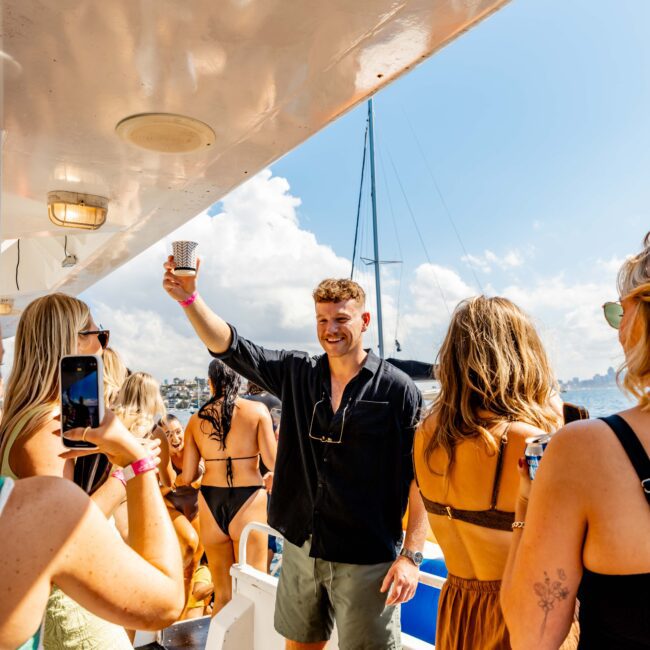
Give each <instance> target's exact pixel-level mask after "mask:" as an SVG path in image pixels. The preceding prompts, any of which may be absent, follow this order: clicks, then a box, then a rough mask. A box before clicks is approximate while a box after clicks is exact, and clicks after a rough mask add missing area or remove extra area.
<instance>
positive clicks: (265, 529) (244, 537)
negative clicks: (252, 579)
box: [239, 521, 282, 566]
mask: <svg viewBox="0 0 650 650" xmlns="http://www.w3.org/2000/svg"><path fill="white" fill-rule="evenodd" d="M253 530H259V531H260V532H261V533H267V534H268V535H274V536H275V537H282V535H281V534H280V533H278V531H277V530H275V529H274V528H271V526H269V525H268V524H261V523H259V522H258V521H251V522H250V523H248V524H246V525H245V526H244V530H242V533H241V537H240V538H239V564H240V565H241V566H245V565H246V546H247V544H248V536H249V535H250V534H251V531H253Z"/></svg>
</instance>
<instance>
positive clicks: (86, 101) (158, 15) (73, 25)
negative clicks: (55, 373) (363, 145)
mask: <svg viewBox="0 0 650 650" xmlns="http://www.w3.org/2000/svg"><path fill="white" fill-rule="evenodd" d="M505 2H506V0H355V1H354V2H350V1H349V0H330V2H324V3H323V2H321V3H317V2H309V1H305V0H264V2H261V1H260V0H220V1H219V2H214V0H191V1H189V2H178V0H110V2H106V1H105V0H86V1H85V2H79V1H74V0H57V1H56V2H43V1H42V0H4V1H3V3H2V15H1V20H2V24H1V26H0V29H1V39H2V40H1V43H0V49H1V51H0V73H1V77H0V92H1V93H2V96H1V105H2V114H0V120H1V121H0V124H1V127H2V200H1V211H0V233H1V237H2V248H1V255H0V312H4V314H5V315H3V316H2V320H1V321H0V322H1V323H2V327H3V334H4V336H9V335H11V334H12V333H13V330H14V328H15V324H16V320H17V316H18V315H19V314H20V310H21V309H22V308H24V307H25V305H26V304H27V303H28V302H29V301H31V300H32V299H33V298H34V297H36V296H38V295H42V294H44V293H48V292H51V291H55V290H60V291H65V292H67V293H70V294H73V295H76V294H78V293H79V292H81V291H82V290H84V289H87V288H88V287H89V286H91V285H92V284H93V283H94V282H96V281H97V280H99V279H100V278H102V277H104V276H105V275H107V274H108V273H110V272H111V271H113V270H115V269H116V268H117V267H119V266H120V265H122V264H124V263H125V262H127V261H128V260H129V259H131V258H132V257H133V256H135V255H137V254H138V253H140V252H141V251H143V250H145V249H146V248H147V247H148V246H150V245H151V244H153V243H154V242H156V241H158V240H160V239H161V238H162V237H164V236H165V235H167V234H168V233H170V232H172V231H173V230H175V229H176V228H178V227H179V226H180V225H182V224H183V223H184V222H186V221H187V220H188V219H190V218H192V217H194V216H195V215H197V214H198V213H200V212H201V211H202V210H204V209H206V208H208V207H209V206H210V205H212V204H213V203H214V202H215V201H217V200H219V199H220V198H221V197H223V196H224V195H225V194H226V193H228V192H229V191H230V190H232V189H233V188H235V187H236V186H237V185H239V184H240V183H242V182H244V181H245V180H246V179H247V178H250V177H251V176H253V175H254V174H255V173H256V172H258V171H259V170H261V169H262V168H264V167H265V166H267V165H269V164H270V163H272V162H273V161H275V160H277V159H278V158H279V157H280V156H282V155H283V154H285V153H287V152H288V151H290V150H291V149H293V148H294V147H295V146H297V145H299V144H300V143H301V142H303V141H304V140H306V139H307V138H309V137H310V136H311V135H313V134H314V133H316V132H317V131H318V130H320V129H322V128H323V127H324V126H325V125H327V124H328V123H329V122H331V121H332V120H334V119H336V118H337V117H338V116H339V115H341V114H342V113H344V112H345V111H347V110H349V109H350V108H352V107H353V106H355V105H356V104H358V103H359V102H361V101H363V100H364V99H365V98H367V97H368V96H370V95H372V94H373V93H375V92H376V91H377V90H379V89H380V88H381V87H382V86H384V85H385V84H387V83H390V82H391V81H392V80H394V79H395V78H396V77H398V76H399V75H401V74H403V73H405V72H406V71H408V70H409V69H410V68H412V67H413V66H415V65H417V64H418V63H419V62H421V61H422V60H424V59H426V58H427V57H428V56H430V55H431V54H432V53H434V52H435V51H436V50H438V49H440V48H441V47H443V46H444V45H445V44H446V43H448V42H450V41H451V40H453V39H454V38H455V37H457V36H459V35H460V34H462V33H463V32H464V31H466V30H467V29H469V28H470V27H472V26H473V25H474V24H476V23H477V22H479V21H480V20H481V19H483V18H485V17H486V16H488V15H489V14H490V13H492V12H493V11H495V10H497V9H498V8H499V7H501V6H502V5H503V4H505ZM151 113H153V114H160V113H163V114H175V115H180V116H185V117H187V118H192V120H198V122H191V123H190V122H188V121H186V120H184V119H183V118H180V119H177V118H174V119H171V120H170V119H167V118H162V119H160V118H156V117H154V116H148V117H145V118H144V119H142V120H140V121H138V120H136V121H134V122H127V123H125V124H124V123H123V124H122V127H121V128H120V129H116V127H117V125H118V124H119V123H120V122H122V121H123V120H124V119H125V118H127V117H129V116H134V115H140V114H151ZM134 142H135V143H137V144H134ZM62 191H63V192H74V193H83V194H89V195H96V196H99V197H103V198H104V199H106V200H107V202H108V212H107V220H106V223H105V224H104V225H103V226H102V227H101V228H100V229H98V230H95V231H90V230H79V229H76V228H69V227H65V228H63V227H61V226H59V225H55V224H54V223H52V222H51V221H50V220H49V219H48V199H47V197H48V193H50V192H62ZM66 236H67V242H66V240H65V237H66ZM64 249H65V252H66V253H67V254H68V255H70V256H74V257H75V258H76V263H74V265H72V266H65V267H64V266H62V261H63V260H64ZM68 261H69V262H75V260H74V258H72V257H70V258H69V259H68ZM7 312H8V313H7Z"/></svg>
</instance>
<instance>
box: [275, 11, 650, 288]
mask: <svg viewBox="0 0 650 650" xmlns="http://www.w3.org/2000/svg"><path fill="white" fill-rule="evenodd" d="M649 24H650V3H647V2H642V1H629V0H623V1H617V2H605V1H602V0H601V1H600V2H593V0H592V1H586V0H571V2H566V0H564V1H559V0H545V1H544V2H531V1H527V0H520V1H517V0H515V1H514V2H512V3H511V4H510V5H507V6H506V7H505V8H504V9H502V10H501V11H499V12H497V13H496V14H495V15H494V16H492V17H491V18H489V19H488V20H487V21H485V22H484V23H483V24H481V25H479V26H478V27H477V28H475V29H473V30H471V31H470V32H469V33H467V34H465V35H464V36H463V37H462V38H460V39H458V40H457V41H455V42H454V43H452V44H451V45H450V46H448V47H447V48H445V49H444V50H442V51H441V52H439V53H438V54H437V55H435V56H434V57H433V58H431V59H429V60H428V61H426V62H425V63H423V64H422V65H421V66H420V67H418V68H417V69H416V70H415V71H413V72H412V73H410V74H409V75H407V76H405V77H403V78H402V79H400V80H398V81H397V82H396V83H394V84H392V85H391V86H389V87H388V88H386V89H385V90H383V91H382V92H381V93H379V95H378V96H377V97H376V99H375V113H376V121H377V131H378V148H379V151H380V155H382V156H383V158H384V167H385V168H386V173H387V176H388V184H389V187H388V192H387V191H386V186H385V182H384V177H383V174H382V170H381V169H379V170H378V175H379V178H380V186H379V196H380V199H381V203H382V205H381V215H380V219H381V226H380V227H381V231H382V232H386V230H388V231H389V233H390V232H391V230H392V225H391V223H390V215H389V206H388V205H387V198H388V194H390V196H391V198H392V202H393V208H394V211H395V213H396V216H397V220H398V221H399V222H400V224H401V226H402V228H403V231H404V233H403V237H402V242H401V243H402V248H403V251H404V254H405V257H407V258H408V261H409V262H410V263H412V264H417V263H419V262H422V261H423V260H424V257H423V252H422V249H421V247H420V245H419V243H418V241H417V237H416V236H415V235H414V232H413V229H412V227H411V226H410V220H409V218H408V214H407V210H406V207H405V205H404V201H403V200H402V198H401V194H400V190H399V187H398V186H397V183H396V181H395V176H394V174H393V172H392V169H391V165H390V162H389V156H390V157H392V159H393V161H394V163H395V166H396V167H397V169H398V172H399V174H400V176H401V178H402V182H403V184H404V186H405V189H406V192H407V195H408V197H409V201H410V202H411V205H412V207H413V209H414V212H415V214H416V216H417V218H418V221H419V223H420V227H421V228H422V230H423V233H424V235H425V239H426V241H427V242H428V243H429V248H430V254H431V255H432V256H433V257H434V258H435V259H436V260H437V261H438V262H440V263H441V264H449V265H456V264H457V263H458V258H459V257H460V256H461V254H462V251H461V249H460V246H459V244H458V242H457V240H456V238H455V236H454V233H453V231H452V229H451V227H450V225H449V223H448V221H447V218H446V216H445V214H444V212H443V210H442V208H441V204H440V201H439V199H438V196H437V195H436V193H435V191H434V190H433V188H432V187H431V185H432V183H431V181H430V177H429V175H428V172H427V170H426V165H425V163H424V161H423V160H422V156H421V155H420V152H419V150H418V147H417V145H416V142H415V140H414V138H413V135H412V131H411V128H410V126H409V123H410V125H412V127H413V129H414V131H415V132H416V133H417V138H418V139H419V141H420V144H421V147H422V148H423V149H424V151H425V152H426V155H427V158H428V161H429V164H430V166H431V168H432V169H433V171H434V174H435V176H436V178H437V181H438V184H439V186H440V188H441V190H442V193H443V196H444V198H445V200H446V202H447V204H448V206H449V209H450V212H451V214H452V216H453V217H454V219H455V221H456V224H457V227H458V229H459V232H460V234H461V237H462V239H463V241H464V243H465V246H466V248H467V249H468V250H470V251H481V250H482V249H483V248H484V247H489V248H490V249H492V250H494V251H495V252H499V251H501V250H504V249H508V248H512V247H517V248H526V247H527V246H534V247H535V249H536V250H535V256H534V258H533V259H530V260H527V262H526V264H525V265H524V266H523V268H522V269H521V272H525V273H529V274H537V273H541V274H545V273H547V272H548V269H549V267H550V266H553V267H555V268H557V269H561V270H563V271H565V272H566V273H570V274H572V275H574V276H575V277H579V278H585V279H586V278H588V277H589V275H590V264H591V262H592V261H593V258H594V257H601V258H602V257H609V256H611V255H617V256H619V257H620V256H623V255H624V254H626V253H629V252H630V251H632V250H633V249H634V248H635V247H636V246H637V245H638V243H639V241H640V237H641V234H642V231H644V229H647V228H650V218H649V210H648V205H649V199H650V183H648V180H647V178H648V174H647V170H648V168H649V167H650V165H649V163H650V153H649V152H650V119H649V117H650V94H649V88H650V86H649V84H648V81H649V74H648V70H650V46H649V39H648V31H647V26H648V25H649ZM365 119H366V107H365V106H360V107H358V108H357V109H355V110H354V111H352V112H351V113H349V114H347V115H345V116H344V117H343V118H341V119H340V120H339V121H338V122H336V123H334V124H333V125H331V126H330V127H329V128H327V129H326V130H324V131H323V132H321V133H320V134H318V135H317V136H315V137H314V138H312V139H311V140H309V141H308V142H307V143H305V144H303V145H302V146H301V147H300V148H298V149H297V150H295V151H293V152H291V153H290V154H288V155H287V156H285V157H284V159H282V160H281V161H280V162H278V163H276V164H275V165H274V166H273V168H272V169H273V171H274V173H276V174H279V175H281V176H284V177H286V178H287V179H289V181H290V183H291V189H292V192H293V193H295V194H296V195H297V196H299V197H300V198H301V199H302V207H301V209H300V216H301V220H302V223H303V225H304V227H307V228H309V229H311V230H313V232H314V233H315V234H316V236H317V237H318V240H319V241H321V242H323V243H327V244H330V245H331V246H332V247H333V248H334V249H335V250H336V251H337V252H340V253H341V254H346V255H349V254H350V251H351V241H352V228H353V217H354V210H355V207H356V198H357V197H356V193H357V190H358V178H359V166H360V157H361V139H362V137H363V129H364V123H365ZM378 167H381V165H380V164H379V163H378ZM534 224H537V227H535V226H534ZM383 248H384V250H386V253H387V256H388V257H394V256H395V254H396V251H395V250H394V247H393V246H392V244H391V243H389V242H384V244H383Z"/></svg>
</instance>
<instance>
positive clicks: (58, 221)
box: [47, 191, 108, 230]
mask: <svg viewBox="0 0 650 650" xmlns="http://www.w3.org/2000/svg"><path fill="white" fill-rule="evenodd" d="M47 213H48V215H49V217H50V221H51V222H52V223H53V224H55V225H57V226H61V227H63V228H82V229H84V230H97V229H98V228H101V227H102V226H103V225H104V222H105V221H106V215H107V213H108V199H105V198H104V197H102V196H94V195H93V194H81V193H79V192H64V191H57V192H49V193H48V195H47Z"/></svg>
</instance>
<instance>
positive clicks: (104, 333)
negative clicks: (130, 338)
mask: <svg viewBox="0 0 650 650" xmlns="http://www.w3.org/2000/svg"><path fill="white" fill-rule="evenodd" d="M99 327H101V325H100V326H99ZM91 334H96V335H97V340H98V341H99V344H100V345H101V346H102V350H105V349H106V346H107V345H108V339H109V338H110V336H111V331H110V330H104V329H98V330H84V331H83V332H79V336H90V335H91Z"/></svg>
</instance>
